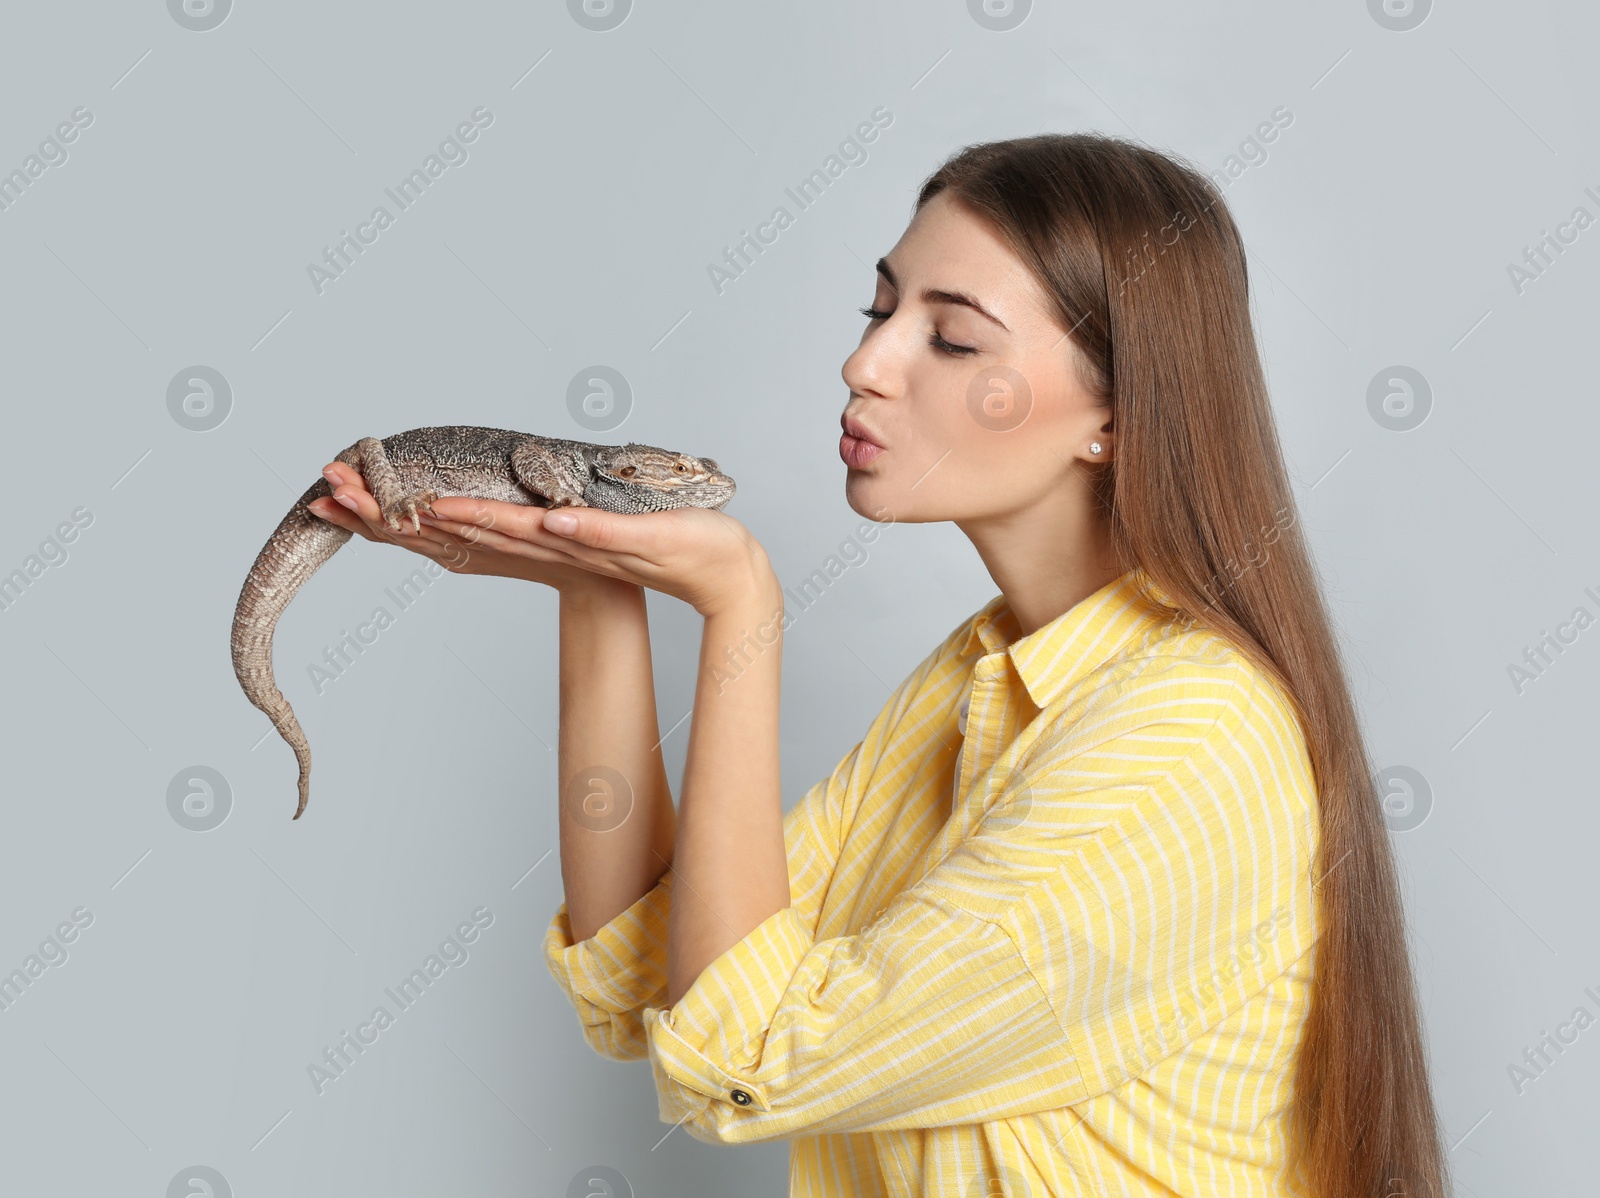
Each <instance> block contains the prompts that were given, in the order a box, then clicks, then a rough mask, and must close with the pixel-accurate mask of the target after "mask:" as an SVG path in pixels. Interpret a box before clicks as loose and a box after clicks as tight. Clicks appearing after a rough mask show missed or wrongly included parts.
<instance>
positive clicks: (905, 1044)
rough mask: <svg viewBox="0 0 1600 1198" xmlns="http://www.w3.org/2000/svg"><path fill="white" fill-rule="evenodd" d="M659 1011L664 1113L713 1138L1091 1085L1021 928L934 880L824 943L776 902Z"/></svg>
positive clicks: (1012, 1104) (1039, 1106)
mask: <svg viewBox="0 0 1600 1198" xmlns="http://www.w3.org/2000/svg"><path fill="white" fill-rule="evenodd" d="M644 1019H645V1033H646V1035H647V1037H648V1040H649V1054H650V1062H651V1067H652V1069H653V1070H654V1072H655V1082H656V1093H657V1096H658V1100H659V1110H660V1116H661V1118H662V1119H663V1120H664V1121H666V1122H671V1123H681V1124H683V1126H684V1127H685V1128H686V1129H687V1130H688V1131H689V1133H690V1135H692V1136H693V1137H694V1138H695V1139H698V1140H703V1141H706V1142H708V1143H726V1144H738V1143H751V1142H756V1141H761V1140H771V1139H778V1138H787V1137H789V1136H793V1135H795V1134H798V1133H802V1132H804V1133H807V1134H813V1133H823V1132H832V1131H884V1130H891V1129H896V1128H908V1127H933V1126H939V1125H941V1124H946V1123H958V1122H959V1123H964V1122H973V1121H975V1120H987V1119H998V1118H1006V1117H1009V1116H1012V1115H1018V1114H1024V1113H1028V1112H1033V1111H1043V1110H1051V1109H1054V1108H1056V1107H1059V1106H1064V1105H1066V1104H1067V1103H1069V1102H1071V1101H1073V1100H1074V1099H1075V1098H1077V1097H1079V1096H1081V1094H1082V1085H1081V1080H1080V1078H1079V1075H1078V1071H1077V1066H1076V1064H1075V1062H1074V1059H1073V1053H1072V1050H1071V1047H1070V1045H1069V1043H1068V1041H1067V1038H1066V1037H1065V1036H1064V1035H1063V1034H1062V1031H1061V1027H1060V1024H1059V1023H1058V1022H1057V1021H1056V1019H1055V1017H1054V1015H1053V1014H1052V1012H1051V1008H1050V1004H1049V1002H1048V1001H1047V999H1046V997H1045V995H1044V993H1043V991H1042V990H1041V988H1040V985H1039V982H1038V980H1037V979H1036V978H1035V977H1034V974H1033V971H1032V969H1031V968H1030V966H1029V964H1028V962H1027V960H1026V959H1025V958H1024V956H1023V954H1022V952H1021V951H1020V950H1019V948H1018V946H1017V944H1016V942H1015V940H1014V939H1013V938H1012V936H1011V934H1010V933H1009V932H1008V931H1007V929H1006V928H1005V927H1003V926H1001V925H999V924H996V923H991V922H989V921H987V920H984V919H979V918H974V917H973V916H971V915H969V914H967V913H966V912H964V911H962V910H961V909H960V908H958V907H955V906H952V905H950V904H948V903H946V902H945V901H944V900H943V899H942V898H941V897H940V896H939V895H938V894H937V893H936V891H934V890H933V889H930V888H927V887H921V886H918V887H914V888H913V889H912V890H909V891H906V892H904V893H902V894H901V895H900V897H898V898H897V899H896V900H895V901H894V902H893V903H892V904H891V905H890V907H889V908H888V910H887V911H886V912H885V914H884V915H883V916H882V917H881V918H880V919H879V920H878V921H876V922H875V923H874V924H873V925H871V926H870V927H869V928H867V929H866V930H864V931H863V932H861V933H859V934H857V935H854V936H839V937H833V938H830V939H826V940H821V941H816V940H813V939H812V937H811V936H810V935H809V934H808V933H807V931H806V928H805V926H804V923H803V921H802V920H800V919H799V918H797V917H796V915H795V913H794V911H793V909H792V908H785V909H784V910H782V911H779V912H776V913H775V914H773V915H771V916H769V917H768V918H767V919H766V920H765V921H763V922H762V923H761V924H759V925H758V926H757V927H756V928H755V930H754V931H752V932H751V933H750V934H749V935H748V936H746V937H745V938H744V939H743V940H741V941H739V942H738V943H737V944H735V945H734V946H733V947H732V948H730V949H729V950H728V951H727V952H725V953H723V954H722V956H720V957H718V958H717V959H716V960H715V961H713V962H712V963H711V964H710V965H709V966H707V967H706V969H705V970H704V971H702V973H701V974H700V976H699V977H698V978H696V979H695V981H694V983H693V984H692V985H691V986H690V987H689V989H688V990H686V991H685V992H684V994H683V996H682V997H681V998H680V999H679V1000H678V1002H677V1004H676V1005H675V1006H673V1007H671V1008H660V1007H648V1008H646V1010H645V1012H644ZM973 1112H978V1113H977V1114H976V1115H974V1114H973Z"/></svg>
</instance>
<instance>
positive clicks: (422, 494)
mask: <svg viewBox="0 0 1600 1198" xmlns="http://www.w3.org/2000/svg"><path fill="white" fill-rule="evenodd" d="M437 498H439V493H438V492H437V491H435V490H434V489H433V488H432V487H424V488H423V489H422V490H420V491H413V492H411V493H410V494H409V495H402V496H401V497H400V498H399V499H397V500H396V501H395V502H394V503H392V504H390V505H389V506H388V507H386V508H384V510H383V522H384V523H385V524H387V525H388V526H389V528H390V530H391V531H392V532H399V531H400V525H401V522H402V521H404V520H410V521H411V531H412V532H421V531H422V521H421V520H420V519H419V518H418V516H417V512H418V511H419V510H420V511H424V512H427V513H428V515H430V516H431V515H433V501H434V500H435V499H437Z"/></svg>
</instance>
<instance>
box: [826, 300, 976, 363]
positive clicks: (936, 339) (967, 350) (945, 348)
mask: <svg viewBox="0 0 1600 1198" xmlns="http://www.w3.org/2000/svg"><path fill="white" fill-rule="evenodd" d="M856 311H858V312H860V313H861V315H863V316H865V317H866V318H867V319H868V320H883V319H884V318H885V317H889V316H893V315H894V313H893V312H885V311H884V310H883V309H881V308H858V309H856ZM928 344H929V345H931V346H933V348H934V349H937V350H939V351H940V352H942V353H947V354H950V355H952V356H954V357H961V356H963V355H965V354H975V353H977V352H978V347H977V346H975V345H955V344H952V343H951V342H949V341H946V340H945V339H944V338H943V337H941V336H939V334H938V333H934V334H933V335H932V336H930V337H929V338H928Z"/></svg>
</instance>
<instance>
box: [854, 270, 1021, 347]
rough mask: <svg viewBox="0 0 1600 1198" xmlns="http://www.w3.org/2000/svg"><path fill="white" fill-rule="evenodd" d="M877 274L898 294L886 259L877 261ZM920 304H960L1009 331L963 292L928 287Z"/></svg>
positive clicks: (1008, 330)
mask: <svg viewBox="0 0 1600 1198" xmlns="http://www.w3.org/2000/svg"><path fill="white" fill-rule="evenodd" d="M878 273H879V274H880V275H882V276H883V278H884V281H885V282H887V283H888V284H889V286H890V287H893V288H894V289H895V291H897V292H898V291H899V290H900V284H899V283H898V282H896V281H895V277H894V271H892V270H890V269H889V260H888V259H887V258H879V259H878ZM922 302H923V303H925V304H960V305H961V306H962V307H963V308H971V309H972V310H973V311H974V312H976V313H978V314H979V315H980V316H987V317H988V318H989V319H990V320H992V321H994V322H995V324H997V325H999V326H1000V327H1001V328H1002V329H1006V332H1008V333H1009V332H1010V331H1011V330H1010V329H1007V328H1006V323H1005V321H1003V320H1001V319H1000V318H999V317H998V316H996V315H995V314H994V313H993V312H991V311H989V309H987V308H985V307H984V306H983V305H982V304H980V303H979V302H978V301H977V300H975V299H974V298H973V297H972V296H970V295H968V294H967V293H966V292H964V291H941V290H940V289H939V288H937V287H929V288H928V289H926V290H925V291H923V293H922Z"/></svg>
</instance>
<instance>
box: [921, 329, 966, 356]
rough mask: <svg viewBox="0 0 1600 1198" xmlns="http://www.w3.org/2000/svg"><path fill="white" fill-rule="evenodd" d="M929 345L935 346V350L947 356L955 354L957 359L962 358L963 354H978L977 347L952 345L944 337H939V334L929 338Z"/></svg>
mask: <svg viewBox="0 0 1600 1198" xmlns="http://www.w3.org/2000/svg"><path fill="white" fill-rule="evenodd" d="M928 344H929V345H931V346H933V348H934V349H937V350H941V351H943V352H944V353H947V354H954V355H955V356H957V357H960V356H961V355H963V354H975V353H977V352H978V347H977V346H976V345H952V344H950V342H948V341H946V340H945V339H944V338H943V337H941V336H939V334H938V333H934V334H933V335H932V336H931V337H929V338H928Z"/></svg>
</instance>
